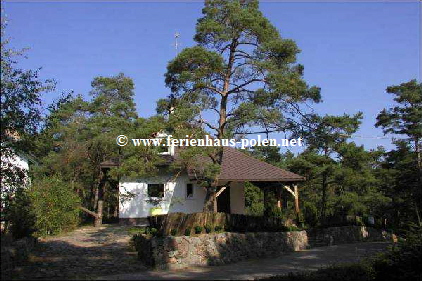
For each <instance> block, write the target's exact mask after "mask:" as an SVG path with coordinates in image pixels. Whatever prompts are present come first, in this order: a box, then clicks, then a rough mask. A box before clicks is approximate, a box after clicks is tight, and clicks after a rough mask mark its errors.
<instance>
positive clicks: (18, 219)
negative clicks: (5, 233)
mask: <svg viewBox="0 0 422 281" xmlns="http://www.w3.org/2000/svg"><path fill="white" fill-rule="evenodd" d="M9 202H10V205H9V206H8V210H7V212H5V213H6V214H7V217H6V218H7V221H8V222H9V223H10V227H9V230H10V232H11V234H12V236H13V238H15V239H20V238H23V237H28V236H31V235H32V234H33V233H34V231H35V214H34V212H33V210H32V204H31V201H30V197H29V195H28V191H27V190H26V189H23V188H19V189H17V190H16V192H15V196H14V197H13V198H10V199H9Z"/></svg>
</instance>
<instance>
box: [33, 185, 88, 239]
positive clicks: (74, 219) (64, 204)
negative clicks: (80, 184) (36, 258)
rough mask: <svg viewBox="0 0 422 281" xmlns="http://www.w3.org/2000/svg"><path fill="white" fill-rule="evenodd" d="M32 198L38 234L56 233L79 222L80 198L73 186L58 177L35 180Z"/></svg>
mask: <svg viewBox="0 0 422 281" xmlns="http://www.w3.org/2000/svg"><path fill="white" fill-rule="evenodd" d="M29 194H30V199H31V203H32V207H33V211H34V215H35V218H36V220H35V227H36V233H35V235H37V236H46V235H56V234H59V233H61V232H63V231H68V230H71V229H73V228H74V227H76V226H77V225H78V223H79V209H78V207H79V206H80V199H79V197H78V196H77V195H76V194H75V193H74V191H73V190H72V188H71V186H70V185H69V184H68V183H66V182H64V181H62V180H61V179H60V178H58V177H50V178H42V179H40V180H36V181H34V183H33V185H32V186H31V188H30V192H29Z"/></svg>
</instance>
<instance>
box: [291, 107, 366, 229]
mask: <svg viewBox="0 0 422 281" xmlns="http://www.w3.org/2000/svg"><path fill="white" fill-rule="evenodd" d="M361 119H362V113H361V112H359V113H357V114H355V115H353V116H350V115H347V114H344V115H343V116H330V115H325V116H318V115H311V116H310V117H309V118H307V121H308V122H309V123H308V124H309V126H308V128H306V130H303V131H300V134H301V135H302V137H303V139H304V141H305V143H306V144H307V145H308V147H307V153H305V154H303V156H304V157H303V158H302V160H301V161H300V162H299V163H297V164H299V167H300V166H303V168H304V169H305V170H304V171H303V172H304V174H308V173H310V176H311V177H312V178H313V179H315V180H318V181H320V186H321V203H320V218H321V221H322V222H324V221H325V217H326V210H327V200H328V191H329V186H330V184H332V183H334V179H333V178H332V176H333V173H334V171H335V169H336V167H337V166H338V163H337V162H336V161H335V160H334V159H333V158H334V157H335V156H336V154H337V153H338V151H339V148H340V147H341V146H342V145H344V144H345V142H346V141H347V139H348V138H349V137H350V135H351V134H353V133H355V132H356V131H357V130H358V128H359V125H360V120H361ZM296 133H297V132H296ZM309 161H310V163H307V162H309ZM299 167H296V169H299V170H300V169H301V168H299Z"/></svg>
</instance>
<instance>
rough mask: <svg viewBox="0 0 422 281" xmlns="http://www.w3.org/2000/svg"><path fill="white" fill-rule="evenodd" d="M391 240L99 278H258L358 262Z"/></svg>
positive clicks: (380, 249) (381, 250)
mask: <svg viewBox="0 0 422 281" xmlns="http://www.w3.org/2000/svg"><path fill="white" fill-rule="evenodd" d="M389 245H390V243H385V242H365V243H355V244H343V245H335V246H327V247H318V248H313V249H309V250H304V251H299V252H293V253H283V255H282V256H279V257H276V258H266V259H255V260H247V261H242V262H238V263H234V264H228V265H222V266H208V267H190V268H187V269H183V270H170V271H160V270H155V271H152V270H149V271H142V272H137V273H129V274H118V275H108V276H104V275H103V276H102V277H99V278H98V279H99V280H180V279H185V280H255V279H261V278H268V277H270V276H275V275H285V274H288V273H289V272H303V271H308V270H317V269H320V268H323V267H326V266H329V265H333V264H345V263H352V262H356V261H359V260H361V259H363V258H366V257H370V256H373V255H375V254H377V253H380V252H383V251H385V250H386V249H387V248H388V246H389Z"/></svg>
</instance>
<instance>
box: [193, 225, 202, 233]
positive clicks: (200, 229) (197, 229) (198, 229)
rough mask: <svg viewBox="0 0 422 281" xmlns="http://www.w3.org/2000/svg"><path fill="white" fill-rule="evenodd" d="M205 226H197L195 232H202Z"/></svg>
mask: <svg viewBox="0 0 422 281" xmlns="http://www.w3.org/2000/svg"><path fill="white" fill-rule="evenodd" d="M202 229H203V227H202V226H199V225H197V226H195V234H201V232H202Z"/></svg>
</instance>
